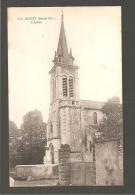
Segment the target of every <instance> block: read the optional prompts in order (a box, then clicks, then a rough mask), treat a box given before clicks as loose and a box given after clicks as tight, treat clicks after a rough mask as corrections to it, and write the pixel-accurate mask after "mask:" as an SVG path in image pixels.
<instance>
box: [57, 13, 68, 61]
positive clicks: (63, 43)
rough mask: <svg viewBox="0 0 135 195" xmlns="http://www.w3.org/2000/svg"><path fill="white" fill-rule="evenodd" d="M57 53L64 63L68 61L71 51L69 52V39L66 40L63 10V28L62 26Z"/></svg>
mask: <svg viewBox="0 0 135 195" xmlns="http://www.w3.org/2000/svg"><path fill="white" fill-rule="evenodd" d="M57 55H58V57H61V59H62V62H63V63H67V62H68V59H69V53H68V47H67V40H66V35H65V28H64V21H63V10H62V15H61V28H60V35H59V42H58V48H57Z"/></svg>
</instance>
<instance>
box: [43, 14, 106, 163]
mask: <svg viewBox="0 0 135 195" xmlns="http://www.w3.org/2000/svg"><path fill="white" fill-rule="evenodd" d="M53 63H54V65H53V67H52V68H51V70H50V71H49V74H50V94H51V96H50V110H49V119H48V123H47V150H46V163H59V158H58V156H59V154H58V152H59V149H60V147H61V144H68V145H69V146H70V149H71V152H72V153H80V154H81V155H82V158H83V159H85V160H86V161H87V160H88V161H92V160H93V159H92V147H91V146H92V142H93V140H92V135H93V133H94V131H95V130H96V127H97V125H98V124H99V122H100V120H101V119H102V117H103V114H102V111H101V109H102V107H103V104H104V103H103V102H97V101H89V100H81V99H80V96H79V77H78V70H79V67H78V66H77V65H74V57H73V55H72V51H71V49H70V51H69V50H68V47H67V41H66V36H65V29H64V19H63V13H62V16H61V28H60V35H59V41H58V48H57V51H55V55H54V60H53Z"/></svg>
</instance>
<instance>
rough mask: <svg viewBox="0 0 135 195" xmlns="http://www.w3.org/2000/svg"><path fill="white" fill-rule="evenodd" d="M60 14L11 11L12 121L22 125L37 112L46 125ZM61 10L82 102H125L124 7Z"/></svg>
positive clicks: (44, 10)
mask: <svg viewBox="0 0 135 195" xmlns="http://www.w3.org/2000/svg"><path fill="white" fill-rule="evenodd" d="M61 10H62V8H61V7H54V8H52V7H50V8H8V48H9V50H8V67H9V119H10V120H12V121H15V123H16V124H17V125H18V127H19V126H20V124H21V123H22V117H23V115H24V114H25V113H27V112H28V111H31V110H34V109H38V110H40V111H41V112H42V115H43V119H44V121H45V122H47V119H48V113H49V103H50V86H49V82H50V77H49V74H48V72H49V70H50V68H51V67H52V65H53V63H52V60H53V57H54V52H55V50H56V49H57V44H58V38H59V31H60V23H61ZM63 12H64V25H65V31H66V37H67V43H68V47H69V48H70V47H71V48H72V53H73V56H74V58H75V64H76V65H78V66H79V67H80V69H79V86H80V87H79V88H80V98H81V99H84V100H97V101H107V99H108V98H111V97H112V96H119V97H120V99H122V61H121V60H122V57H121V56H122V55H121V7H115V6H113V7H64V8H63ZM30 17H36V20H35V18H30ZM39 17H40V19H39ZM33 19H34V20H33ZM33 21H34V22H33Z"/></svg>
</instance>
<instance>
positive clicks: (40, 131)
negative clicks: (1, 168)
mask: <svg viewBox="0 0 135 195" xmlns="http://www.w3.org/2000/svg"><path fill="white" fill-rule="evenodd" d="M21 128H22V132H23V137H22V140H21V144H20V147H19V150H20V152H21V156H23V161H22V164H37V163H42V162H43V156H44V152H45V145H46V124H45V123H44V122H43V118H42V114H41V112H40V111H38V110H34V111H30V112H28V113H26V114H25V115H24V117H23V124H22V125H21Z"/></svg>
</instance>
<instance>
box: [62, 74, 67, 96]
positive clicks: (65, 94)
mask: <svg viewBox="0 0 135 195" xmlns="http://www.w3.org/2000/svg"><path fill="white" fill-rule="evenodd" d="M63 96H65V97H66V96H68V90H67V77H66V76H63Z"/></svg>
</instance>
